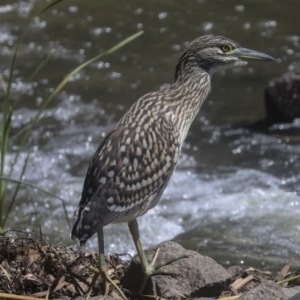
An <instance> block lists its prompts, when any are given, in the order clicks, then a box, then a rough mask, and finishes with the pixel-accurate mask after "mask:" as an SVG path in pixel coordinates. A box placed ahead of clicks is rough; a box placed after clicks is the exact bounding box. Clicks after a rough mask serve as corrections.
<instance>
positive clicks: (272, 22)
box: [0, 0, 300, 268]
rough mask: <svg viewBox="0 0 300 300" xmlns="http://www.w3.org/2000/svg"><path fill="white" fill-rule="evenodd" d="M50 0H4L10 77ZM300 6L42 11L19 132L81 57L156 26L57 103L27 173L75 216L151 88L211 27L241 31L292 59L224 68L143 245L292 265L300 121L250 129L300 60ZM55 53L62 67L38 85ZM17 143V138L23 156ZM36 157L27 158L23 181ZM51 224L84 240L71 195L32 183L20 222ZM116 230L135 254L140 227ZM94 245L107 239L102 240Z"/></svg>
mask: <svg viewBox="0 0 300 300" xmlns="http://www.w3.org/2000/svg"><path fill="white" fill-rule="evenodd" d="M46 3H47V2H46V1H34V0H31V1H15V0H14V1H12V0H1V2H0V73H1V74H2V75H3V76H4V79H5V80H7V76H8V72H9V67H10V62H11V59H12V53H13V52H12V51H13V50H14V48H15V47H16V43H17V41H18V38H19V37H20V35H21V33H22V31H23V29H24V27H25V26H26V24H28V22H29V17H30V16H32V15H34V13H35V12H37V11H38V10H39V9H41V8H42V7H43V6H44V5H45V4H46ZM299 11H300V2H299V1H298V0H293V1H271V0H269V1H253V0H251V1H250V0H249V1H241V0H239V1H236V0H229V1H228V0H227V1H221V0H220V1H208V0H200V1H199V0H198V1H196V0H190V1H170V0H166V1H153V0H151V1H150V0H147V1H145V0H144V1H136V0H132V1H116V0H115V1H112V0H110V1H108V0H104V1H79V0H74V1H64V2H63V3H61V4H59V5H57V6H55V7H54V8H53V9H51V10H50V11H48V12H46V13H44V14H43V15H42V16H40V17H36V18H35V19H34V21H33V22H32V23H31V25H30V27H29V30H28V34H27V36H26V37H25V39H24V41H23V42H22V43H21V46H20V52H19V55H18V60H17V66H16V74H15V78H14V85H13V94H12V95H13V98H14V99H15V100H17V101H18V104H17V110H16V111H15V113H14V116H13V127H14V130H17V129H19V128H22V127H23V126H24V125H25V124H27V122H28V120H30V118H32V117H33V116H34V115H35V113H36V112H37V110H38V108H39V107H40V105H41V103H42V101H43V100H45V99H46V97H47V96H48V95H49V93H50V92H51V91H52V90H53V88H55V87H56V85H57V84H58V83H59V82H60V81H61V79H62V78H63V77H64V75H66V74H67V73H68V72H69V71H70V70H72V69H73V68H75V67H76V66H77V65H78V64H79V63H81V62H83V61H85V60H87V59H89V58H91V57H93V56H95V55H97V54H98V53H101V51H103V50H105V49H108V48H109V47H111V46H113V45H114V44H116V43H117V42H119V41H121V40H122V39H124V38H126V37H127V36H129V35H131V34H133V33H135V32H137V31H139V30H144V31H145V34H144V35H143V36H142V37H141V38H139V39H137V40H135V41H134V42H132V43H131V44H130V45H127V46H126V47H124V48H122V49H121V50H119V51H117V52H115V53H114V54H112V55H110V56H107V57H105V58H103V59H101V60H99V61H98V62H96V63H93V64H92V65H91V66H89V67H88V68H86V69H85V70H83V71H81V72H80V73H79V74H78V75H76V76H75V77H74V78H72V81H71V82H70V83H69V84H68V85H67V86H66V87H65V88H64V90H63V92H62V93H61V94H60V95H59V96H58V97H57V98H56V99H55V100H54V101H53V102H52V104H51V105H50V106H49V107H48V108H47V110H46V111H45V114H44V117H43V119H42V120H41V121H40V122H39V123H38V125H37V126H36V127H35V129H34V132H33V134H32V136H31V139H30V145H31V146H32V155H31V157H30V160H29V163H28V169H27V171H26V175H25V177H24V180H27V181H30V182H33V183H35V184H37V185H38V186H40V187H43V188H44V189H47V190H49V191H51V192H52V193H55V194H57V195H59V196H60V197H62V198H64V199H65V201H66V203H67V209H68V212H69V217H70V218H71V217H72V215H73V211H74V209H75V207H76V206H77V204H78V201H79V196H80V192H81V188H82V184H83V179H84V176H85V172H86V170H87V167H88V164H89V161H90V160H91V157H92V155H93V153H94V151H95V150H96V148H97V146H98V144H99V143H100V141H101V140H102V138H103V136H104V135H105V133H106V132H107V131H108V130H109V129H110V128H112V126H113V125H114V124H115V123H116V122H117V121H118V120H119V118H120V117H121V116H122V115H123V114H124V112H125V111H126V110H127V109H128V108H129V107H130V106H131V105H132V103H133V102H134V101H135V100H137V99H138V98H139V97H140V96H142V95H143V94H145V93H147V92H149V91H153V90H157V89H159V88H160V87H161V86H163V85H164V84H167V83H170V82H171V81H172V78H173V74H174V68H175V65H176V62H177V59H178V57H179V55H180V53H181V51H182V50H183V48H184V46H185V45H186V43H187V42H189V41H192V40H193V39H194V38H196V37H197V36H200V35H204V34H210V33H213V34H220V35H224V36H227V37H229V38H231V39H233V40H235V41H238V42H239V43H241V45H242V46H243V47H247V48H252V49H255V50H258V51H261V52H265V53H268V54H269V55H272V56H274V57H276V58H278V59H280V61H281V63H280V64H279V63H268V62H259V63H258V62H253V63H250V64H249V65H247V66H246V67H243V68H237V69H233V70H229V71H226V72H224V73H221V74H218V75H216V76H215V78H214V80H213V89H212V92H211V93H210V95H209V97H208V99H207V100H206V102H205V104H204V105H203V107H202V109H201V112H200V113H199V115H198V116H197V118H196V120H195V122H194V123H193V125H192V127H191V130H190V133H189V135H188V137H187V140H186V144H185V147H184V150H183V155H182V159H181V161H180V164H179V166H178V168H177V172H176V174H175V175H174V177H173V179H172V181H171V183H170V185H169V187H168V189H167V190H166V192H165V193H164V195H163V197H162V200H161V202H160V204H159V205H158V206H157V207H156V208H155V209H153V210H152V211H150V212H148V213H147V214H146V215H145V216H144V217H142V218H140V227H141V234H142V239H143V240H144V243H145V246H150V245H153V244H156V243H159V242H161V241H163V240H167V239H175V240H176V241H179V242H180V243H181V244H182V245H184V246H185V247H188V248H190V249H194V250H197V251H199V252H200V253H202V254H207V255H210V256H212V257H214V258H215V259H216V260H217V261H218V262H220V263H222V264H228V265H232V264H239V263H241V264H246V265H248V264H254V265H255V266H258V267H260V268H269V267H270V266H271V268H276V267H278V266H280V265H281V264H282V263H283V262H285V261H286V260H287V259H288V258H290V256H292V255H295V254H298V253H299V244H300V224H299V211H300V208H299V202H300V199H299V196H297V194H296V193H295V191H297V190H298V191H299V189H300V187H299V185H300V174H299V169H300V144H299V142H298V143H297V142H291V141H290V142H287V141H286V140H285V139H281V138H279V137H278V134H279V135H280V132H282V134H286V131H287V130H288V129H292V130H293V131H294V132H295V131H296V132H298V133H299V131H300V120H296V121H294V123H292V124H279V125H274V126H273V127H272V128H271V129H270V130H269V133H268V134H265V133H264V132H263V131H261V132H257V131H253V130H251V129H249V125H250V124H252V123H254V122H256V121H258V120H261V119H262V118H263V117H264V115H265V112H264V104H263V94H264V88H265V87H266V85H267V84H268V82H269V80H270V79H272V78H274V77H276V76H278V75H280V74H282V73H283V72H286V71H287V70H288V69H291V68H293V63H294V62H297V61H299V60H300V18H299ZM54 50H56V51H55V53H54V55H53V58H52V60H51V63H50V64H48V65H47V67H46V68H44V69H43V70H42V71H41V73H40V74H39V75H38V77H36V78H35V79H34V80H33V81H29V77H30V75H31V74H32V73H33V71H34V69H35V68H36V67H37V66H38V64H39V63H40V62H41V61H42V60H43V58H45V57H46V56H47V55H48V54H49V53H51V52H52V51H54ZM0 93H2V92H0ZM1 99H3V94H2V95H1ZM1 101H3V100H1ZM273 131H274V133H275V132H276V135H275V134H272V132H273ZM270 132H271V134H270ZM15 151H16V147H15V146H14V145H10V151H9V156H8V158H9V159H12V158H13V155H14V153H15ZM25 157H26V152H24V153H23V154H22V161H20V163H19V164H18V166H17V168H16V170H15V173H16V175H17V174H18V173H19V172H20V170H21V167H22V162H23V161H24V159H25ZM7 163H8V162H7ZM10 189H11V191H13V189H14V185H13V184H12V185H11V186H10ZM39 224H41V227H42V231H43V233H44V235H45V236H48V237H49V238H50V240H51V241H52V242H55V243H66V244H69V243H71V240H70V238H69V229H68V226H67V223H66V221H65V218H64V214H63V210H62V207H61V202H60V201H59V200H56V199H53V198H51V197H49V196H47V195H45V194H43V193H42V192H39V191H37V190H33V189H31V188H24V189H22V190H21V192H20V195H19V198H18V203H17V206H16V208H15V211H14V213H13V214H12V215H11V219H10V222H9V226H10V227H12V228H22V229H29V230H35V231H38V226H39ZM105 232H106V236H105V243H106V249H107V251H115V252H118V253H122V252H126V251H131V252H132V251H133V249H134V247H133V243H132V241H131V239H130V238H129V234H128V230H127V227H126V225H124V224H123V225H113V226H107V228H106V231H105ZM88 247H90V248H95V247H96V243H95V239H94V238H93V239H91V242H90V243H89V245H88Z"/></svg>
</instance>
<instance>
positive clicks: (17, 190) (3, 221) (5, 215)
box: [0, 150, 31, 228]
mask: <svg viewBox="0 0 300 300" xmlns="http://www.w3.org/2000/svg"><path fill="white" fill-rule="evenodd" d="M30 153H31V151H30V150H29V151H28V152H27V155H26V159H25V162H24V164H23V167H22V171H21V174H20V179H19V180H20V182H18V183H17V187H16V188H15V191H14V194H13V196H12V199H11V201H10V203H9V205H8V208H7V210H6V212H5V214H4V215H1V216H2V217H3V218H4V220H2V222H1V224H0V226H1V227H2V228H5V225H6V222H7V219H8V217H9V214H10V212H11V210H12V208H13V206H14V204H15V201H16V197H17V194H18V192H19V189H20V186H21V180H22V177H23V175H24V173H25V170H26V167H27V163H28V159H29V155H30Z"/></svg>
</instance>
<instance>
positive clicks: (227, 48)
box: [221, 44, 231, 52]
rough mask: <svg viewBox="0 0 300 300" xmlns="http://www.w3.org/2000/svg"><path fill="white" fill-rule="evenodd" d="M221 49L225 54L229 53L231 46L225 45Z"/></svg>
mask: <svg viewBox="0 0 300 300" xmlns="http://www.w3.org/2000/svg"><path fill="white" fill-rule="evenodd" d="M221 49H222V51H223V52H228V51H230V50H231V45H229V44H225V45H223V46H222V47H221Z"/></svg>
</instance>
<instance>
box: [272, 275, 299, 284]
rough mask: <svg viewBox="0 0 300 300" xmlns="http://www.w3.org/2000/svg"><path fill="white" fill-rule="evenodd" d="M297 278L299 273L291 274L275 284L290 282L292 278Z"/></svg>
mask: <svg viewBox="0 0 300 300" xmlns="http://www.w3.org/2000/svg"><path fill="white" fill-rule="evenodd" d="M299 278H300V275H296V276H292V277H289V278H286V279H283V280H280V281H278V282H277V284H283V283H286V282H291V281H294V280H296V279H299Z"/></svg>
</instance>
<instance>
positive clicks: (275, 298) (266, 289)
mask: <svg viewBox="0 0 300 300" xmlns="http://www.w3.org/2000/svg"><path fill="white" fill-rule="evenodd" d="M287 299H288V298H287V297H286V296H285V295H284V293H283V291H282V290H281V287H280V286H279V285H278V284H277V283H275V282H274V281H270V280H265V281H263V282H262V283H261V284H260V285H259V286H257V287H256V288H254V289H252V290H250V291H248V292H246V293H244V294H243V295H242V296H241V297H240V298H238V300H287Z"/></svg>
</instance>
